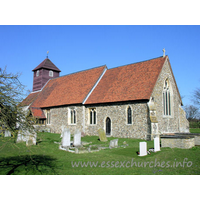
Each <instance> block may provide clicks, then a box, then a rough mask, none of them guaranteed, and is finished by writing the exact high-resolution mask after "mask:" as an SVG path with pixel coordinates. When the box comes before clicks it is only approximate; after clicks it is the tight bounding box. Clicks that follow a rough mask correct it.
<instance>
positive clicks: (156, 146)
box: [154, 137, 160, 152]
mask: <svg viewBox="0 0 200 200" xmlns="http://www.w3.org/2000/svg"><path fill="white" fill-rule="evenodd" d="M156 151H160V138H159V137H156V138H154V152H156Z"/></svg>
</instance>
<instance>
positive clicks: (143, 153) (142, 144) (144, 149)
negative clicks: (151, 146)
mask: <svg viewBox="0 0 200 200" xmlns="http://www.w3.org/2000/svg"><path fill="white" fill-rule="evenodd" d="M146 155H147V143H146V142H140V154H139V156H146Z"/></svg>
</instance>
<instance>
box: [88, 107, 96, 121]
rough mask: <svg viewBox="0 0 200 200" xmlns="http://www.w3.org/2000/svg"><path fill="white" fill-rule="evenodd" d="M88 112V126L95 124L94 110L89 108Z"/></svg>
mask: <svg viewBox="0 0 200 200" xmlns="http://www.w3.org/2000/svg"><path fill="white" fill-rule="evenodd" d="M89 111H90V124H96V109H95V108H91V109H90V110H89Z"/></svg>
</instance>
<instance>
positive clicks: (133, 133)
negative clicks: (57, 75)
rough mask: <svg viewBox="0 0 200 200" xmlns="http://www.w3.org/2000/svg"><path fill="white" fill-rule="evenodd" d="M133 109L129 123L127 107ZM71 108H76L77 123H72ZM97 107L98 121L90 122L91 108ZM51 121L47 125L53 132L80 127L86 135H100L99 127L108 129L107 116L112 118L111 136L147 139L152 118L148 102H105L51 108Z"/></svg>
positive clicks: (73, 130) (72, 131) (72, 130)
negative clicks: (150, 117)
mask: <svg viewBox="0 0 200 200" xmlns="http://www.w3.org/2000/svg"><path fill="white" fill-rule="evenodd" d="M128 106H130V107H131V110H132V124H127V108H128ZM70 108H73V109H75V110H76V120H77V121H76V124H70V119H69V112H70ZM90 108H96V112H97V119H96V120H97V122H96V124H94V125H91V124H90V121H89V120H90V118H89V109H90ZM50 112H51V123H50V125H46V126H47V127H49V128H50V129H51V132H53V133H61V132H62V127H63V126H64V127H67V128H69V129H70V132H71V133H72V134H74V133H75V130H76V129H78V130H80V131H81V132H84V133H85V134H86V135H98V132H97V131H98V129H100V128H103V129H104V130H105V129H106V118H107V117H109V118H110V119H111V136H113V137H121V138H141V139H146V134H147V133H148V134H149V133H150V120H149V117H148V113H149V111H148V106H147V103H146V102H145V103H144V102H142V103H130V104H127V103H126V104H123V103H118V104H110V105H108V104H103V105H95V106H91V105H90V106H86V107H85V106H70V107H59V108H52V109H50Z"/></svg>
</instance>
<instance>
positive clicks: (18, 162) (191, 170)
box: [0, 133, 200, 175]
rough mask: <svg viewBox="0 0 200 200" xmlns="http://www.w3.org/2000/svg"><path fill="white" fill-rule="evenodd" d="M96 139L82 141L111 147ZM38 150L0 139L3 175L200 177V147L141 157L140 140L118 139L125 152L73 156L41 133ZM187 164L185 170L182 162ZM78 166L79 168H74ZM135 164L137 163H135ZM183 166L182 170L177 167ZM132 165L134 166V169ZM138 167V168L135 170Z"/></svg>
mask: <svg viewBox="0 0 200 200" xmlns="http://www.w3.org/2000/svg"><path fill="white" fill-rule="evenodd" d="M112 139H114V138H112V137H110V138H108V142H104V143H103V142H101V141H99V140H98V137H97V136H86V137H83V138H82V141H85V142H92V145H93V144H97V145H103V146H104V145H105V146H108V144H109V141H110V140H112ZM37 140H38V143H37V145H36V146H30V147H26V145H25V143H18V144H16V143H15V142H14V141H15V139H14V138H2V137H1V138H0V174H13V175H17V174H20V175H31V174H38V175H40V174H42V175H45V174H57V175H65V174H75V175H76V174H77V175H85V174H105V175H107V174H108V175H109V174H115V175H122V174H124V175H125V174H145V175H152V174H158V175H162V174H172V175H173V174H200V168H199V164H200V147H199V146H196V147H193V148H192V149H178V148H174V149H171V148H161V151H159V152H156V153H151V155H147V156H144V157H139V156H138V155H137V153H136V152H137V151H138V150H139V142H141V141H142V140H139V139H125V138H119V145H122V144H123V142H124V141H126V142H127V144H128V146H127V147H126V148H123V147H120V148H114V149H105V150H101V151H99V152H94V153H83V154H74V153H70V152H66V151H62V150H59V148H58V147H59V144H56V143H54V141H55V142H60V141H61V138H60V135H59V134H53V133H38V137H37ZM147 147H148V149H149V148H153V141H147ZM184 160H185V164H184V167H183V161H184ZM74 162H76V164H78V163H79V166H78V167H75V166H74V167H73V166H72V164H75V163H74ZM84 162H85V163H86V164H87V163H88V164H92V162H94V163H95V164H97V166H96V167H94V166H93V167H91V166H90V165H88V166H87V167H81V164H83V163H84ZM134 162H135V163H134ZM178 162H181V164H182V166H180V165H179V166H177V167H176V164H178ZM131 164H132V166H131ZM135 164H136V165H137V166H135Z"/></svg>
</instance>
